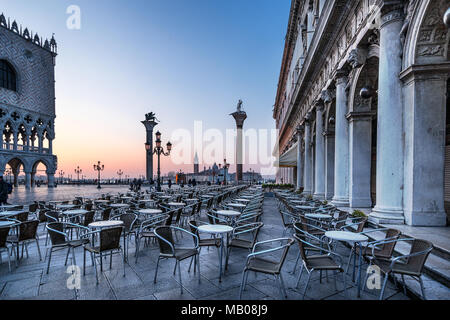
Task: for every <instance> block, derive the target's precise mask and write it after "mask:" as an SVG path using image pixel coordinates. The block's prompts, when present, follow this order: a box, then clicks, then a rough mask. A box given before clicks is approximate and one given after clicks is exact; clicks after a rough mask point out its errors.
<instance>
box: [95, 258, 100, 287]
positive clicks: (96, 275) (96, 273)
mask: <svg viewBox="0 0 450 320" xmlns="http://www.w3.org/2000/svg"><path fill="white" fill-rule="evenodd" d="M100 263H102V257H101V256H100ZM94 269H95V279H96V281H97V284H98V271H97V260H96V259H95V254H94Z"/></svg>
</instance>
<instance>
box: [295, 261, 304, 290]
mask: <svg viewBox="0 0 450 320" xmlns="http://www.w3.org/2000/svg"><path fill="white" fill-rule="evenodd" d="M303 267H304V265H303V263H302V266H301V268H300V273H299V274H298V278H297V284H296V285H295V287H296V288H298V285H299V284H300V279H301V278H302V274H303Z"/></svg>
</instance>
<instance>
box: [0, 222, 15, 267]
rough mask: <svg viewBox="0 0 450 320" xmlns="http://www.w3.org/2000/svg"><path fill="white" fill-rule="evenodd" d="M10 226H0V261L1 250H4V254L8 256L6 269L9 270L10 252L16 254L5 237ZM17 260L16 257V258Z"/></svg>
mask: <svg viewBox="0 0 450 320" xmlns="http://www.w3.org/2000/svg"><path fill="white" fill-rule="evenodd" d="M10 229H11V227H9V226H8V227H2V228H0V262H2V255H1V254H2V252H3V251H6V255H7V256H8V269H9V272H11V258H10V257H11V254H12V253H14V257H15V255H16V253H15V252H16V251H15V250H14V249H13V246H11V247H9V246H8V243H7V242H6V239H7V238H8V234H9V230H10ZM16 262H17V259H16Z"/></svg>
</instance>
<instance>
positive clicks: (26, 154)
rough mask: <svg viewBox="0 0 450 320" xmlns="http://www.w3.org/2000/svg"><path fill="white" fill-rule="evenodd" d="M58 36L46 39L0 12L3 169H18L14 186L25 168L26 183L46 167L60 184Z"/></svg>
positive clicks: (50, 177)
mask: <svg viewBox="0 0 450 320" xmlns="http://www.w3.org/2000/svg"><path fill="white" fill-rule="evenodd" d="M56 55H57V45H56V41H55V39H54V38H53V37H52V39H51V40H50V41H49V40H45V41H44V40H43V39H42V38H41V37H39V35H38V34H37V33H33V32H31V31H29V30H28V28H25V29H22V27H19V26H18V24H17V22H16V21H13V22H12V23H11V22H10V20H9V19H8V21H7V20H6V18H5V16H4V15H3V14H2V15H0V126H1V128H2V132H3V134H2V142H1V143H0V171H1V173H4V172H5V169H6V165H9V166H10V167H11V169H12V173H11V174H12V176H13V177H14V185H15V186H18V182H19V179H18V177H19V172H20V170H21V168H22V170H23V171H24V172H25V186H26V187H27V188H31V187H32V186H33V185H34V182H35V176H36V171H37V167H38V165H39V164H40V163H42V164H44V165H45V167H46V173H47V178H48V186H49V187H53V186H54V174H55V171H56V168H57V158H56V156H55V155H53V139H54V138H55V117H56V116H55V58H56Z"/></svg>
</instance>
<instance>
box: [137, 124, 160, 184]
mask: <svg viewBox="0 0 450 320" xmlns="http://www.w3.org/2000/svg"><path fill="white" fill-rule="evenodd" d="M141 123H142V124H143V125H144V126H145V131H146V145H149V146H150V148H149V150H146V151H145V153H146V158H145V159H146V170H145V173H146V178H147V181H150V180H151V179H153V129H154V128H155V126H156V125H157V124H158V123H157V122H156V121H155V120H152V119H150V118H149V119H148V120H145V121H141Z"/></svg>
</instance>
